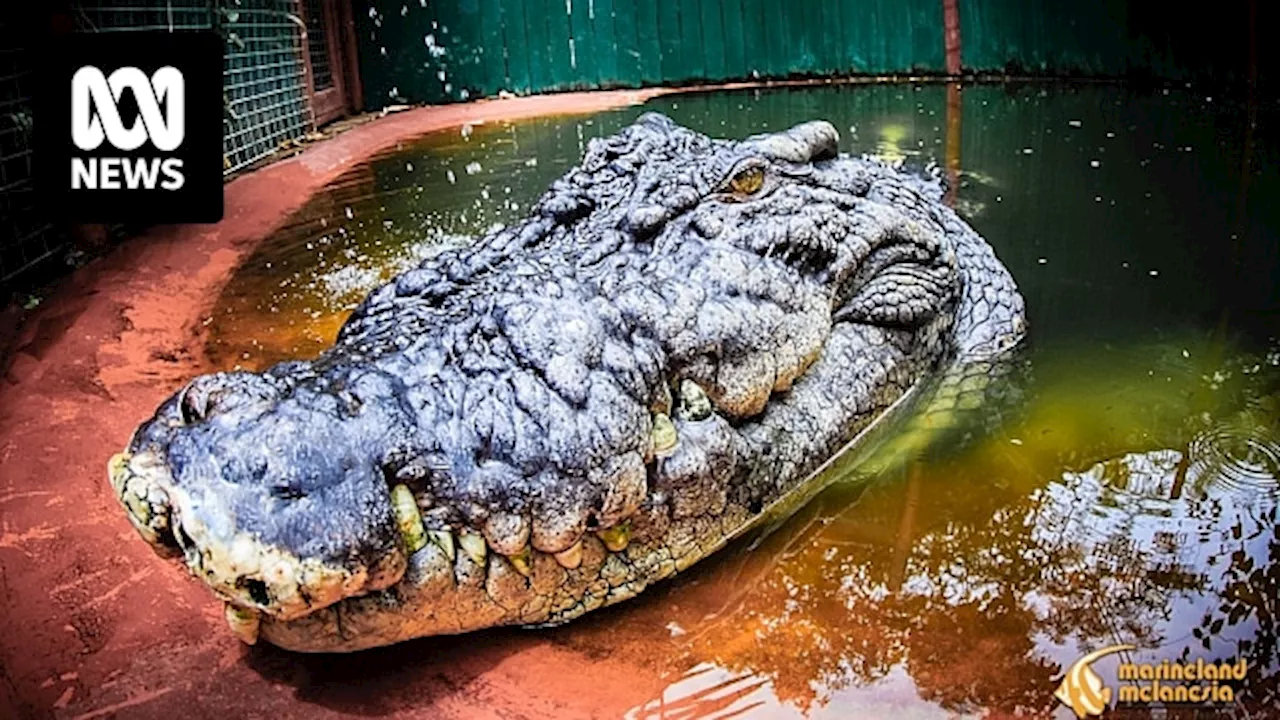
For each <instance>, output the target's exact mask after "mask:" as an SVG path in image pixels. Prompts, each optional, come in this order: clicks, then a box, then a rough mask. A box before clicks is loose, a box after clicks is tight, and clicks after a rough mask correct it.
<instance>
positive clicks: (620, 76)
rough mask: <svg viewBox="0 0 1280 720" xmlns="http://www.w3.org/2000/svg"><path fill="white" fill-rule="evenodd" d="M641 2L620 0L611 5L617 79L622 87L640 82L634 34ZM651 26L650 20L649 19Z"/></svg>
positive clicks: (636, 41)
mask: <svg viewBox="0 0 1280 720" xmlns="http://www.w3.org/2000/svg"><path fill="white" fill-rule="evenodd" d="M640 4H641V3H638V2H635V1H634V0H621V1H620V2H617V3H616V4H614V7H613V33H614V43H615V44H616V46H617V59H616V60H615V65H616V66H617V81H618V84H619V85H622V86H624V87H639V86H640V83H641V77H642V72H641V67H640V38H639V36H638V35H637V34H636V30H637V18H638V11H639V6H640ZM650 27H652V21H650Z"/></svg>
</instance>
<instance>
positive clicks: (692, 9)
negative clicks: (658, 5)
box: [667, 0, 713, 81]
mask: <svg viewBox="0 0 1280 720" xmlns="http://www.w3.org/2000/svg"><path fill="white" fill-rule="evenodd" d="M673 1H674V2H676V4H677V5H678V6H679V8H680V44H681V45H682V49H683V51H684V63H685V64H684V67H682V68H680V71H679V74H678V75H677V76H676V77H670V76H669V77H667V80H681V81H687V80H701V79H703V78H705V77H706V76H707V59H706V53H705V51H704V49H703V47H702V43H703V36H702V3H703V0H673ZM706 1H707V2H712V1H713V0H706Z"/></svg>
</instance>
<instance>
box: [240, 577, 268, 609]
mask: <svg viewBox="0 0 1280 720" xmlns="http://www.w3.org/2000/svg"><path fill="white" fill-rule="evenodd" d="M236 585H239V586H240V587H243V588H244V589H245V592H247V593H249V599H250V600H253V601H254V602H255V603H257V604H258V605H270V604H271V594H270V593H268V592H267V584H266V583H265V582H263V581H261V580H256V579H254V578H240V580H238V581H237V582H236Z"/></svg>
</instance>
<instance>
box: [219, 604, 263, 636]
mask: <svg viewBox="0 0 1280 720" xmlns="http://www.w3.org/2000/svg"><path fill="white" fill-rule="evenodd" d="M225 614H226V617H227V625H229V626H230V627H231V632H233V633H235V636H236V637H238V638H240V640H241V642H243V643H244V644H245V645H253V644H255V643H257V642H258V627H259V626H260V625H261V622H262V616H261V615H260V614H259V613H258V611H257V610H250V609H248V608H242V607H240V606H238V605H232V604H231V603H227V605H226V608H225Z"/></svg>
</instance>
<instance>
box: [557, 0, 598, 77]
mask: <svg viewBox="0 0 1280 720" xmlns="http://www.w3.org/2000/svg"><path fill="white" fill-rule="evenodd" d="M569 2H570V6H571V9H570V8H567V9H568V15H569V64H570V74H569V77H568V78H566V79H565V83H564V84H565V85H566V86H568V87H572V88H587V87H598V86H599V85H600V63H599V60H600V58H599V55H598V54H597V49H596V42H595V37H594V35H595V29H594V28H593V27H592V24H591V16H592V15H593V14H595V13H594V7H593V6H594V5H595V2H594V0H569Z"/></svg>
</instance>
